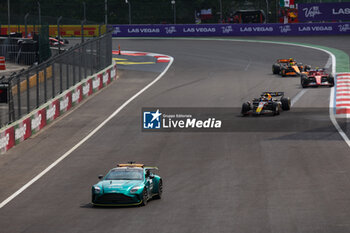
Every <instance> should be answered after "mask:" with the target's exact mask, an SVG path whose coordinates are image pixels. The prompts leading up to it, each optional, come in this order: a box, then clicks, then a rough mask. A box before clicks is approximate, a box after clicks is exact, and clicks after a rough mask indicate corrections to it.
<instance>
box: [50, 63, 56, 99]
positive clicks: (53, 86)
mask: <svg viewBox="0 0 350 233" xmlns="http://www.w3.org/2000/svg"><path fill="white" fill-rule="evenodd" d="M55 79H56V76H55V63H52V64H51V80H52V81H51V83H52V98H54V97H55V96H56V92H55V89H56V88H55Z"/></svg>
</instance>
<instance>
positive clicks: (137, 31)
mask: <svg viewBox="0 0 350 233" xmlns="http://www.w3.org/2000/svg"><path fill="white" fill-rule="evenodd" d="M111 27H112V31H113V36H114V37H187V36H285V35H286V36H304V35H336V34H339V35H342V34H343V35H349V34H350V22H349V23H298V24H197V25H196V24H179V25H158V24H157V25H130V26H129V25H112V26H111Z"/></svg>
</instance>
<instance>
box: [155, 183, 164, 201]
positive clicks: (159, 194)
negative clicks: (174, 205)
mask: <svg viewBox="0 0 350 233" xmlns="http://www.w3.org/2000/svg"><path fill="white" fill-rule="evenodd" d="M162 193H163V182H162V180H160V181H159V184H158V193H157V195H155V196H154V197H153V198H154V199H161V198H162Z"/></svg>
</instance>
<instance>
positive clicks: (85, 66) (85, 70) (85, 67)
mask: <svg viewBox="0 0 350 233" xmlns="http://www.w3.org/2000/svg"><path fill="white" fill-rule="evenodd" d="M83 59H84V79H85V78H87V62H86V46H85V44H84V45H83Z"/></svg>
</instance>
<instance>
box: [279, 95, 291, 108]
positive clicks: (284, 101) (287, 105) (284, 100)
mask: <svg viewBox="0 0 350 233" xmlns="http://www.w3.org/2000/svg"><path fill="white" fill-rule="evenodd" d="M281 103H282V109H283V111H288V110H290V98H287V97H283V98H282V99H281Z"/></svg>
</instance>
